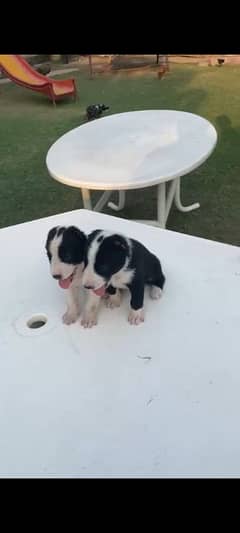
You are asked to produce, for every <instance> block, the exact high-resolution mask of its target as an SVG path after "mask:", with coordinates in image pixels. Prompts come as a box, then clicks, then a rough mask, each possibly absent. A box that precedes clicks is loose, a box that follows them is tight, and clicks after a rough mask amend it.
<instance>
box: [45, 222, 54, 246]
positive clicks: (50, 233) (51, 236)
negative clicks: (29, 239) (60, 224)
mask: <svg viewBox="0 0 240 533" xmlns="http://www.w3.org/2000/svg"><path fill="white" fill-rule="evenodd" d="M56 233H57V226H56V227H54V228H52V229H50V230H49V232H48V234H47V240H46V244H45V248H47V247H48V245H49V243H50V241H52V240H53V239H54V237H55V235H56Z"/></svg>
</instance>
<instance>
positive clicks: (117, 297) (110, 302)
mask: <svg viewBox="0 0 240 533" xmlns="http://www.w3.org/2000/svg"><path fill="white" fill-rule="evenodd" d="M120 305H121V294H120V291H116V293H115V294H110V295H109V297H108V298H107V299H106V306H107V307H108V308H109V309H114V307H120Z"/></svg>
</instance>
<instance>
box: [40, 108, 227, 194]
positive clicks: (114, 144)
mask: <svg viewBox="0 0 240 533" xmlns="http://www.w3.org/2000/svg"><path fill="white" fill-rule="evenodd" d="M216 142H217V133H216V130H215V128H214V127H213V126H212V124H210V122H208V121H207V120H206V119H204V118H202V117H199V116H197V115H193V114H192V113H185V112H182V111H165V110H160V111H159V110H153V111H132V112H129V113H120V114H115V115H110V116H107V117H103V118H101V119H97V120H94V121H92V122H89V123H87V124H84V125H82V126H80V127H78V128H75V129H74V130H71V131H69V132H68V133H66V134H65V135H63V136H62V137H61V138H60V139H58V140H57V141H56V142H55V143H54V144H53V145H52V147H51V148H50V150H49V152H48V154H47V159H46V164H47V167H48V171H49V173H50V175H51V176H52V177H53V178H55V179H56V180H58V181H60V182H62V183H65V184H66V185H71V186H73V187H80V188H87V189H104V190H108V189H111V190H114V189H117V190H121V189H125V190H127V189H137V188H142V187H148V186H150V185H156V184H157V183H160V182H162V181H168V180H171V179H173V178H176V177H178V176H184V175H185V174H187V173H188V172H191V171H192V170H194V169H195V168H197V167H198V166H199V165H201V164H202V163H203V162H204V161H205V160H206V159H207V158H208V157H209V155H210V154H211V153H212V151H213V149H214V147H215V145H216Z"/></svg>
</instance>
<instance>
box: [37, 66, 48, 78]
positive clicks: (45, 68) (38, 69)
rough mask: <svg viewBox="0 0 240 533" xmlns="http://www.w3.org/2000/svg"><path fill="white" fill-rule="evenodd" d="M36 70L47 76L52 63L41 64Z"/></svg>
mask: <svg viewBox="0 0 240 533" xmlns="http://www.w3.org/2000/svg"><path fill="white" fill-rule="evenodd" d="M36 70H37V71H38V72H39V74H43V75H44V76H46V74H49V72H50V71H51V65H50V64H49V63H45V64H44V65H39V67H37V69H36Z"/></svg>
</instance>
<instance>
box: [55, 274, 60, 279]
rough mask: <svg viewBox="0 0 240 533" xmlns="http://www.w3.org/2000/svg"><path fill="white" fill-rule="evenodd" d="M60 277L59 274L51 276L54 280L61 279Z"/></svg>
mask: <svg viewBox="0 0 240 533" xmlns="http://www.w3.org/2000/svg"><path fill="white" fill-rule="evenodd" d="M61 277H62V276H60V275H59V274H56V275H55V276H53V278H54V279H61Z"/></svg>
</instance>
